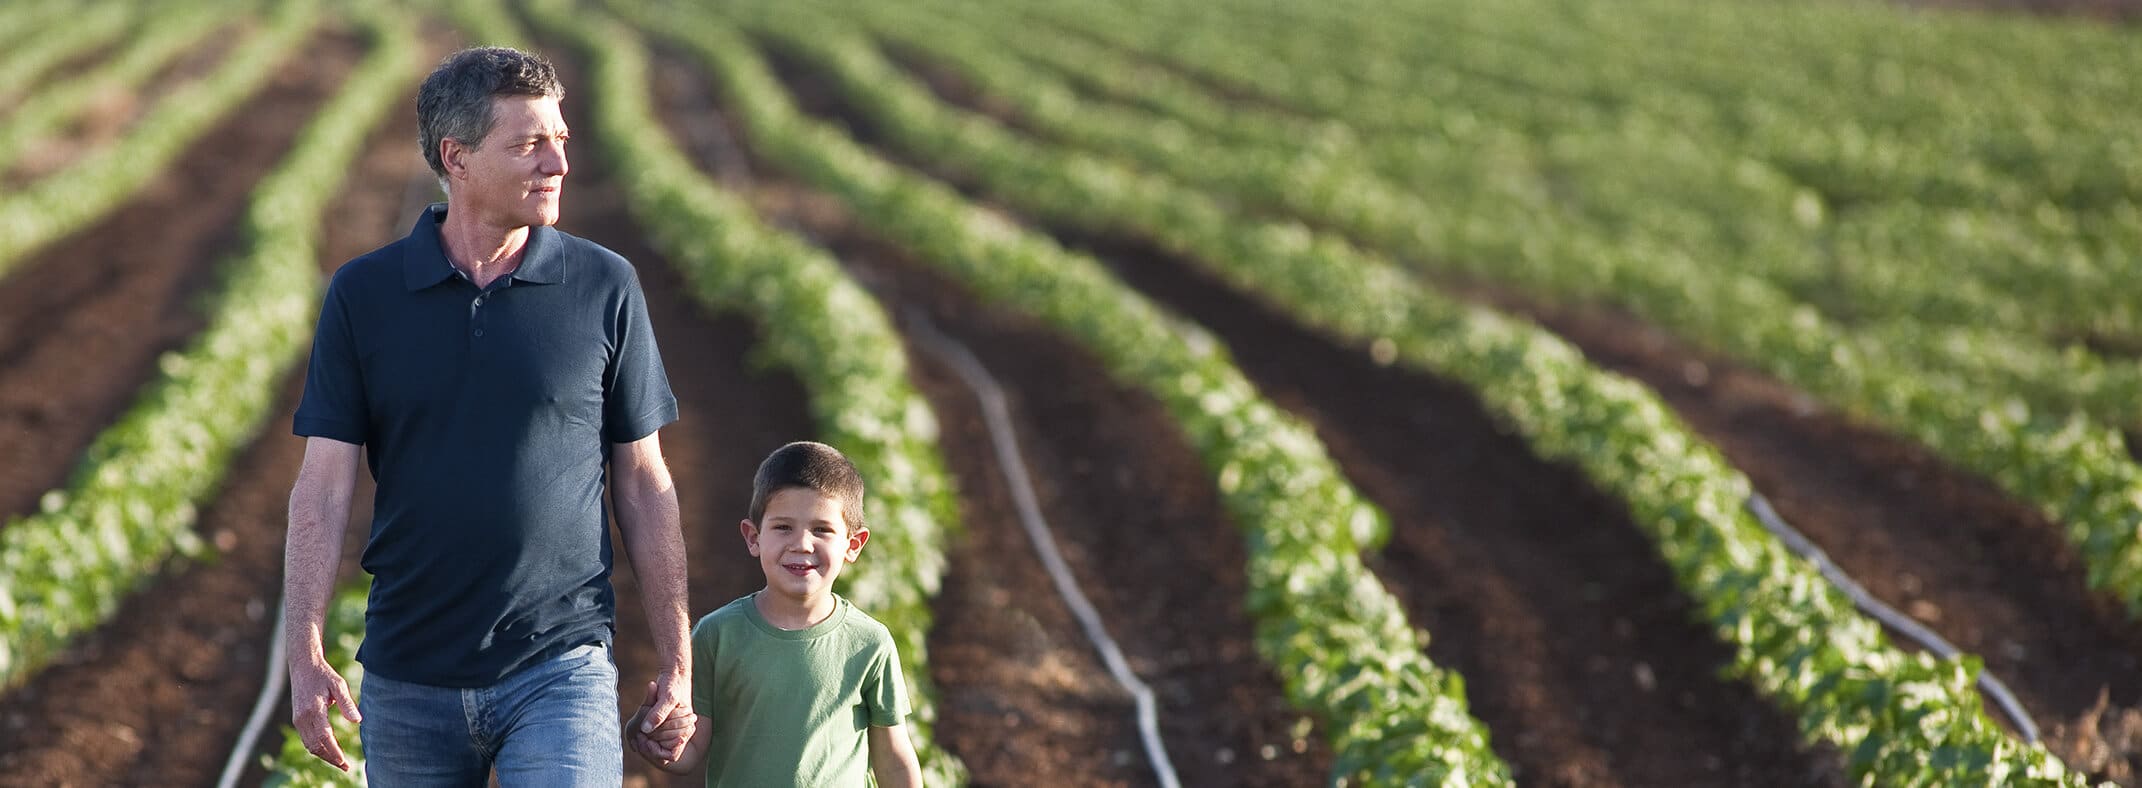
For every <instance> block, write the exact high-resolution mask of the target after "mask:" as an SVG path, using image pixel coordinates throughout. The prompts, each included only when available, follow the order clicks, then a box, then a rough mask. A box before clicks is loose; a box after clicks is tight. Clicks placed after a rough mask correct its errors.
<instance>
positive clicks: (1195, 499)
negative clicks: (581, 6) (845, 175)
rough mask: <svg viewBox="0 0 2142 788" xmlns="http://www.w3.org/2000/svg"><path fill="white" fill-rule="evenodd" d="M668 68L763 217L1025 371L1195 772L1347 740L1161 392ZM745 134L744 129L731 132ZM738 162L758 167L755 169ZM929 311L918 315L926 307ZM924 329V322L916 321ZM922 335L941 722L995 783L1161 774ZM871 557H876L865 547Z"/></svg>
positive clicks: (998, 366) (1256, 765)
mask: <svg viewBox="0 0 2142 788" xmlns="http://www.w3.org/2000/svg"><path fill="white" fill-rule="evenodd" d="M658 73H659V75H660V76H659V77H658V79H657V81H656V83H657V88H658V95H659V96H660V97H661V99H662V102H661V103H662V104H663V107H664V112H665V116H666V120H667V121H668V124H669V125H670V127H671V129H672V130H673V136H674V137H676V138H677V139H682V140H701V141H705V142H704V143H702V144H701V145H699V146H696V147H697V150H698V151H699V153H700V157H701V158H702V160H704V161H706V162H708V169H710V170H712V171H713V172H715V173H717V174H718V175H724V176H728V177H729V178H730V180H729V181H728V182H727V183H725V185H727V186H729V187H731V188H737V189H739V190H741V191H743V192H744V193H745V194H746V195H747V196H748V197H749V198H750V199H751V200H752V201H753V203H754V204H755V206H756V207H757V208H758V209H759V211H760V212H761V214H762V215H764V216H767V217H770V218H771V219H772V220H773V221H776V222H778V223H781V224H784V225H786V226H788V227H790V228H791V229H792V230H794V231H798V232H800V233H802V234H805V235H806V236H808V237H811V238H814V239H816V240H817V242H818V243H820V244H822V245H824V246H826V247H827V248H829V249H831V250H832V251H833V252H834V253H835V254H836V255H837V256H838V257H839V258H840V259H841V260H842V261H843V262H844V263H846V264H847V265H848V267H849V268H850V270H851V272H852V273H854V275H855V276H856V277H857V279H858V280H859V281H861V282H862V283H863V284H864V285H865V287H867V288H869V289H870V290H871V291H872V292H873V294H874V295H876V296H877V297H878V299H879V300H880V302H881V303H883V304H884V305H885V307H886V309H887V311H888V313H890V314H892V315H895V316H903V315H913V314H921V315H927V318H926V319H927V320H928V321H930V322H931V323H932V324H934V326H935V327H936V330H938V331H941V332H944V333H945V334H947V335H949V336H951V337H953V338H955V339H956V340H957V341H959V342H961V343H962V344H965V345H967V346H969V347H970V348H972V350H973V352H975V353H976V355H977V356H978V357H979V358H980V359H981V361H982V362H983V363H984V365H985V366H987V367H989V368H990V369H991V370H993V374H994V375H995V376H996V377H997V378H998V379H999V382H1000V385H1002V386H1003V387H1004V388H1005V389H1006V390H1007V396H1008V398H1009V399H1010V408H1011V410H1012V412H1013V420H1014V422H1015V424H1014V429H1015V430H1016V433H1017V435H1018V438H1019V441H1020V443H1021V447H1022V457H1023V459H1024V461H1025V462H1026V464H1027V465H1028V467H1029V469H1030V471H1031V473H1032V475H1033V477H1034V479H1035V484H1036V487H1037V490H1036V492H1037V497H1038V499H1039V501H1040V505H1041V509H1042V512H1043V516H1044V517H1045V519H1047V520H1048V521H1049V523H1050V526H1051V528H1052V530H1053V533H1054V534H1055V539H1056V541H1057V543H1058V544H1059V546H1060V548H1061V549H1062V551H1063V552H1064V554H1065V558H1066V561H1067V562H1068V563H1069V564H1070V565H1071V566H1072V569H1073V573H1074V575H1076V577H1077V579H1078V582H1079V585H1080V586H1081V588H1082V589H1083V590H1084V593H1085V594H1086V595H1087V596H1088V597H1089V598H1090V599H1091V600H1092V602H1093V604H1094V605H1095V607H1096V608H1097V609H1098V610H1099V612H1100V614H1101V616H1102V619H1103V621H1105V622H1106V626H1107V628H1108V629H1109V631H1110V633H1111V635H1112V637H1114V638H1115V639H1116V640H1117V641H1118V642H1119V644H1120V645H1121V646H1122V648H1123V649H1124V651H1125V653H1126V657H1127V659H1128V660H1129V662H1130V665H1131V668H1132V670H1133V672H1134V673H1136V674H1137V675H1138V676H1139V677H1140V678H1141V680H1143V681H1145V682H1146V683H1147V684H1149V685H1150V686H1151V687H1152V688H1153V690H1154V692H1155V694H1156V697H1157V700H1158V703H1159V706H1160V733H1161V736H1162V739H1163V740H1164V741H1165V743H1166V747H1167V749H1168V752H1169V755H1170V759H1171V761H1172V762H1173V765H1174V766H1175V768H1176V770H1177V772H1178V774H1179V776H1180V777H1181V778H1182V780H1183V782H1184V783H1185V784H1188V785H1298V784H1312V783H1315V782H1319V781H1321V780H1322V779H1323V775H1325V774H1326V773H1328V771H1329V769H1330V755H1329V753H1328V752H1327V751H1326V749H1325V747H1324V745H1323V744H1322V741H1321V739H1322V736H1321V735H1320V734H1318V733H1317V732H1316V731H1315V726H1314V724H1313V723H1312V722H1311V721H1309V720H1306V719H1303V718H1302V715H1300V714H1299V713H1296V712H1292V711H1290V710H1289V708H1288V706H1287V704H1286V703H1285V700H1284V696H1283V694H1282V692H1281V690H1280V688H1279V684H1278V681H1277V677H1276V676H1274V675H1273V674H1272V672H1271V670H1270V669H1269V668H1267V667H1265V666H1264V664H1263V663H1262V662H1261V661H1259V659H1258V658H1257V656H1256V653H1255V647H1254V641H1253V636H1254V628H1253V624H1252V623H1251V622H1250V620H1249V619H1248V617H1247V615H1246V613H1245V611H1244V610H1243V608H1242V602H1243V600H1244V599H1245V598H1246V593H1247V591H1246V588H1245V586H1244V582H1245V580H1244V572H1243V567H1244V564H1245V560H1246V559H1245V557H1244V552H1243V550H1244V548H1243V544H1242V537H1241V534H1240V532H1239V531H1238V530H1237V529H1236V528H1235V527H1234V526H1233V525H1232V523H1231V522H1230V521H1229V519H1228V518H1227V517H1226V515H1225V513H1224V512H1223V510H1222V508H1221V505H1220V503H1219V500H1218V498H1217V495H1216V493H1215V491H1214V490H1213V487H1212V481H1211V477H1210V474H1208V473H1206V472H1205V470H1204V468H1203V465H1202V463H1201V462H1200V461H1199V459H1198V458H1197V456H1196V455H1195V453H1193V452H1192V451H1191V450H1190V449H1189V447H1188V446H1187V445H1186V444H1185V443H1184V439H1183V437H1182V436H1181V434H1180V431H1179V429H1178V428H1176V427H1175V426H1173V422H1172V420H1171V419H1170V418H1169V417H1168V416H1167V414H1166V412H1165V410H1164V409H1162V407H1161V406H1160V405H1159V404H1158V403H1157V402H1155V401H1153V400H1152V399H1151V398H1150V397H1149V396H1147V395H1144V394H1143V393H1141V392H1137V391H1132V390H1128V389H1125V388H1123V387H1121V386H1118V385H1115V384H1113V383H1111V382H1110V381H1109V379H1108V377H1107V373H1106V371H1105V369H1104V368H1103V367H1101V366H1100V364H1099V363H1098V362H1097V361H1096V360H1094V359H1092V358H1091V357H1090V356H1089V355H1088V354H1086V353H1085V352H1084V351H1082V350H1080V349H1078V348H1077V347H1075V346H1074V345H1072V344H1071V343H1069V342H1067V341H1066V340H1064V339H1062V338H1060V337H1057V336H1055V335H1054V334H1052V333H1051V332H1049V331H1048V330H1047V329H1045V328H1043V327H1041V326H1039V325H1037V324H1036V323H1034V322H1033V321H1032V320H1030V319H1027V318H1024V317H1020V316H1017V315H1013V314H1010V313H1007V312H1005V311H1003V310H997V309H992V308H989V307H986V306H984V305H982V304H981V303H980V302H979V301H977V300H976V299H974V298H973V297H972V296H971V295H970V294H968V293H966V292H965V290H964V288H963V287H961V286H960V285H958V284H957V283H956V282H954V281H951V280H949V279H947V278H945V277H943V276H941V275H939V274H937V273H935V272H934V271H933V270H931V269H929V268H927V267H926V266H924V265H923V264H921V263H920V262H919V261H916V260H915V259H914V258H913V257H912V256H911V255H909V254H907V253H906V252H904V251H903V250H901V249H899V248H897V247H895V246H893V245H891V244H888V243H886V242H884V241H883V240H882V239H879V238H877V237H875V236H873V235H871V234H870V233H868V232H867V231H866V230H865V229H864V228H862V227H860V226H859V225H858V224H857V223H856V222H855V220H854V219H853V217H850V216H848V215H847V214H846V213H845V211H844V210H843V209H842V207H841V206H840V205H839V204H838V203H837V202H836V201H833V200H831V199H828V198H827V197H825V196H824V195H822V194H816V193H813V192H811V191H809V190H807V189H803V188H800V187H799V186H798V185H797V184H796V183H794V182H792V181H790V180H788V179H786V178H785V177H783V176H782V175H781V174H780V173H778V172H777V171H776V170H775V168H772V167H769V166H767V165H766V164H765V163H764V162H760V161H757V160H755V159H748V154H746V158H747V159H748V161H749V164H748V166H747V167H738V166H737V165H736V164H735V161H736V159H737V152H738V151H741V150H743V147H741V146H739V145H737V143H738V142H740V141H741V140H742V139H743V137H744V135H742V134H741V133H740V132H739V131H738V130H737V129H735V128H733V127H731V126H729V125H728V124H727V123H726V122H725V121H724V119H723V117H722V115H721V114H720V112H719V110H718V109H717V108H715V107H713V106H711V105H709V104H707V103H706V102H707V99H706V97H708V96H710V95H712V94H713V92H714V91H713V89H712V87H711V85H709V84H708V83H707V81H706V80H704V79H703V78H702V77H701V76H700V75H699V74H697V73H696V72H695V70H694V69H692V68H691V67H690V66H687V65H685V64H683V63H682V62H680V61H679V60H678V59H676V58H665V59H664V60H663V62H662V64H661V67H660V69H659V72H658ZM724 142H726V144H724ZM739 172H751V173H756V174H757V177H754V178H752V179H751V180H749V181H748V182H740V181H739V180H738V179H736V178H735V177H734V176H735V175H736V174H737V173H739ZM910 319H912V318H910ZM909 328H910V329H911V328H912V326H909ZM908 333H909V334H910V337H911V339H910V344H909V353H908V355H909V357H910V358H911V359H914V360H915V363H916V368H915V374H914V378H915V382H916V384H917V386H918V388H920V389H921V390H922V392H923V393H924V395H925V396H926V397H927V398H928V399H929V400H930V401H931V403H932V405H933V408H934V410H935V411H936V412H937V414H938V417H939V420H940V423H941V427H942V429H943V435H942V436H941V441H942V445H943V447H944V452H945V455H946V457H947V461H948V463H949V464H950V465H951V467H952V470H953V472H954V474H955V477H956V479H957V481H958V483H959V486H960V489H961V496H960V497H961V501H962V515H963V522H964V523H965V525H966V534H965V535H964V536H963V537H962V538H960V539H958V540H957V541H956V542H955V543H954V545H953V546H952V549H951V551H950V553H951V554H950V561H949V565H950V572H949V575H948V577H947V578H946V585H945V589H944V591H943V593H942V595H941V596H940V598H939V601H938V606H937V613H938V619H937V620H938V624H937V627H936V629H935V630H934V631H933V632H932V634H931V638H930V644H929V647H930V655H931V660H930V662H931V676H932V679H933V680H934V681H935V682H936V684H937V686H938V687H939V690H940V693H941V695H942V708H941V710H940V713H941V718H940V723H939V726H938V729H937V730H938V736H939V740H940V742H941V743H942V744H944V745H945V746H946V748H947V749H949V750H950V751H952V752H954V753H955V754H957V755H959V756H960V757H961V758H962V759H963V760H964V761H965V763H966V764H967V766H968V768H969V769H970V770H971V771H972V774H973V777H974V780H975V783H976V784H978V785H1027V784H1051V785H1146V784H1152V783H1153V781H1154V778H1153V777H1152V775H1151V771H1150V767H1149V766H1147V764H1146V761H1145V756H1144V755H1143V751H1142V749H1141V747H1140V745H1139V743H1138V740H1137V737H1136V731H1135V729H1134V727H1133V724H1132V720H1133V707H1132V703H1131V701H1130V698H1129V697H1128V695H1127V693H1126V692H1125V691H1123V690H1122V689H1120V688H1118V687H1117V686H1116V685H1115V684H1114V682H1113V681H1112V680H1111V679H1110V678H1109V677H1108V676H1107V674H1106V673H1105V670H1104V669H1103V668H1102V667H1101V665H1100V664H1099V662H1098V660H1097V658H1096V657H1095V656H1094V653H1095V652H1094V650H1093V647H1092V646H1091V644H1090V643H1089V642H1088V641H1087V640H1086V638H1085V637H1084V636H1083V635H1082V634H1081V632H1080V631H1079V629H1078V628H1077V626H1076V624H1075V620H1074V619H1073V618H1072V617H1071V614H1070V612H1069V610H1068V609H1067V608H1066V606H1065V604H1064V603H1063V602H1062V601H1061V600H1060V599H1059V597H1058V595H1057V592H1056V591H1055V590H1054V589H1053V588H1052V586H1051V584H1050V582H1049V580H1048V578H1047V576H1046V574H1045V572H1044V571H1043V570H1042V568H1041V566H1040V564H1039V561H1038V559H1036V558H1035V557H1034V554H1033V548H1032V547H1031V545H1030V544H1029V543H1028V542H1027V539H1026V537H1025V536H1024V535H1023V534H1022V533H1021V531H1020V529H1019V526H1018V524H1017V521H1016V519H1015V515H1014V509H1013V507H1012V505H1011V503H1010V500H1011V498H1010V496H1011V493H1010V491H1009V489H1008V488H1007V487H1006V482H1005V480H1004V478H1003V476H1002V473H1001V471H1000V470H999V469H998V465H997V463H996V461H995V459H994V455H993V450H992V449H991V446H990V442H989V435H988V433H987V432H986V431H985V429H984V426H983V424H982V422H981V418H980V415H979V408H978V406H977V405H976V403H975V402H974V401H973V395H972V394H971V393H970V392H969V390H968V389H967V388H966V387H965V385H964V384H962V383H959V382H958V381H957V378H956V377H954V376H953V374H952V373H951V372H950V371H949V370H948V369H947V368H945V367H944V366H943V365H942V363H941V362H939V361H938V360H937V359H936V357H935V356H933V355H932V353H931V352H930V351H929V350H927V349H925V348H924V347H922V346H920V345H917V344H915V343H914V342H913V340H912V331H909V332H908ZM866 560H867V557H866Z"/></svg>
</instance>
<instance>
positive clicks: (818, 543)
mask: <svg viewBox="0 0 2142 788" xmlns="http://www.w3.org/2000/svg"><path fill="white" fill-rule="evenodd" d="M742 529H743V533H744V544H745V545H746V546H747V547H749V548H751V555H752V556H754V557H756V558H758V559H759V569H760V570H761V571H763V572H765V573H766V587H767V588H768V589H770V590H772V591H774V592H776V593H779V594H781V595H783V596H786V597H789V598H791V599H793V600H796V601H815V600H817V599H819V598H822V597H823V596H825V595H828V594H831V593H832V592H833V579H834V578H836V577H839V576H840V570H841V567H843V566H846V565H847V564H849V563H852V562H854V561H855V559H856V558H857V557H859V556H861V555H862V553H863V543H864V542H867V541H870V529H868V528H860V529H853V530H851V529H849V528H848V521H847V518H845V517H843V516H841V504H840V501H839V500H838V499H835V498H830V497H827V496H825V495H821V494H819V492H818V491H817V490H811V489H806V488H801V487H790V488H786V489H782V490H779V491H776V492H775V493H774V494H773V495H772V496H771V497H769V498H768V499H767V501H766V511H765V513H764V514H763V515H762V516H761V517H760V522H758V523H757V524H756V525H754V524H753V523H752V522H751V521H750V520H745V521H743V523H742Z"/></svg>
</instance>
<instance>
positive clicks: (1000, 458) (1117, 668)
mask: <svg viewBox="0 0 2142 788" xmlns="http://www.w3.org/2000/svg"><path fill="white" fill-rule="evenodd" d="M908 318H909V328H910V329H911V330H910V331H909V335H910V336H912V337H914V338H915V341H916V343H917V344H919V345H921V346H922V347H923V349H925V350H927V351H929V352H930V354H931V355H934V356H936V357H937V358H938V359H939V360H941V361H944V362H945V363H946V364H949V365H950V366H951V367H952V369H953V371H954V372H956V373H958V374H959V377H960V380H961V381H962V382H964V383H966V384H967V388H968V389H970V390H972V391H973V392H974V396H975V399H977V400H979V401H980V402H981V404H982V420H983V422H984V423H985V424H986V425H987V426H988V428H989V439H990V444H991V446H992V447H993V448H994V449H995V450H996V456H997V466H998V468H1000V469H1001V470H1003V472H1004V479H1005V482H1006V484H1007V485H1008V486H1009V487H1010V488H1011V496H1012V502H1013V504H1014V505H1015V506H1016V508H1017V509H1018V510H1019V524H1020V525H1021V526H1022V527H1024V528H1025V530H1026V536H1027V540H1028V541H1029V542H1031V543H1032V544H1033V545H1034V553H1035V554H1036V555H1038V556H1040V557H1041V564H1042V566H1043V567H1046V568H1047V569H1048V571H1049V580H1050V581H1052V582H1054V583H1055V585H1056V593H1057V594H1059V595H1061V596H1062V597H1063V598H1064V603H1065V604H1066V605H1068V606H1070V608H1071V614H1072V615H1073V616H1074V617H1076V618H1077V619H1078V625H1079V628H1080V629H1083V630H1085V631H1086V638H1087V639H1088V640H1091V641H1093V647H1094V649H1095V650H1096V651H1099V652H1100V654H1101V661H1102V662H1103V663H1105V664H1107V666H1108V672H1109V674H1110V675H1112V676H1114V677H1115V679H1116V681H1117V682H1118V683H1120V684H1122V685H1123V687H1124V689H1127V690H1129V691H1130V693H1131V696H1132V697H1133V698H1135V699H1136V700H1137V703H1138V738H1139V739H1140V740H1141V741H1142V742H1143V743H1144V745H1145V755H1146V758H1147V760H1150V761H1152V764H1153V772H1154V773H1155V774H1156V775H1157V776H1158V777H1159V778H1160V784H1161V785H1162V786H1165V787H1166V788H1180V786H1181V785H1182V783H1181V782H1180V781H1179V780H1177V779H1176V776H1175V765H1174V764H1173V763H1172V762H1170V761H1169V760H1168V750H1167V747H1166V746H1165V745H1163V744H1162V743H1161V741H1160V722H1159V713H1158V711H1157V706H1158V704H1157V703H1156V702H1155V701H1154V699H1153V690H1152V689H1151V688H1149V687H1147V686H1146V685H1145V682H1142V681H1139V680H1138V677H1137V676H1136V675H1135V674H1133V673H1132V672H1131V669H1130V663H1129V661H1127V660H1125V659H1124V658H1123V650H1122V649H1121V648H1118V647H1117V646H1116V641H1115V640H1114V639H1112V638H1110V637H1109V636H1108V630H1107V628H1106V627H1105V626H1103V625H1102V623H1101V614H1100V612H1099V611H1097V610H1095V609H1094V607H1093V603H1092V602H1090V601H1088V600H1087V599H1086V594H1085V593H1084V592H1082V591H1080V590H1079V587H1078V581H1077V580H1075V579H1073V578H1072V577H1071V568H1070V566H1069V565H1068V564H1066V563H1064V559H1063V555H1062V554H1061V553H1059V552H1057V549H1056V539H1055V537H1054V536H1053V535H1051V533H1050V531H1049V525H1048V522H1047V521H1046V520H1044V519H1043V518H1042V516H1041V504H1040V502H1039V500H1038V498H1037V497H1036V496H1035V495H1034V484H1033V480H1032V478H1031V477H1030V476H1029V475H1028V474H1027V470H1026V462H1025V460H1023V459H1021V458H1020V455H1019V444H1018V441H1017V439H1016V438H1015V437H1014V436H1013V431H1012V423H1011V409H1010V408H1009V407H1007V406H1006V405H1005V399H1004V390H1003V388H1001V387H999V386H998V385H997V382H996V379H995V378H993V377H991V376H990V374H989V370H988V369H986V368H984V367H983V366H982V363H981V361H979V360H977V359H976V358H975V357H974V354H973V353H972V352H969V351H968V350H967V348H966V347H965V346H963V345H961V344H960V343H959V342H958V341H957V340H954V339H952V338H951V337H948V336H945V335H944V334H942V333H939V332H938V331H937V329H936V328H935V327H934V326H932V325H930V321H929V319H928V318H926V317H923V316H922V315H921V313H919V312H914V311H910V312H908Z"/></svg>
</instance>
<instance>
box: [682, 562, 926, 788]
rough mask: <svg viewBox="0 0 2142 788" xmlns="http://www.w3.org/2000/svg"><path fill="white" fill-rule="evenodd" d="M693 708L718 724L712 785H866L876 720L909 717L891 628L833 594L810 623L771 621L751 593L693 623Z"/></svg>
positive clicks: (710, 751)
mask: <svg viewBox="0 0 2142 788" xmlns="http://www.w3.org/2000/svg"><path fill="white" fill-rule="evenodd" d="M692 710H693V711H694V712H695V713H697V714H698V715H699V724H701V725H711V726H712V730H711V731H710V735H711V738H710V739H709V740H708V745H707V785H709V786H750V788H759V786H778V785H797V786H806V785H807V786H863V785H868V784H869V781H870V776H869V775H870V726H873V725H876V726H881V727H888V726H893V725H899V724H901V722H902V721H903V720H905V719H906V718H907V715H908V712H909V711H910V709H909V707H908V700H907V684H906V682H904V681H903V680H902V679H901V676H900V660H899V657H898V652H897V651H896V650H895V648H894V646H893V639H892V632H891V631H890V630H887V629H886V628H885V625H884V624H880V623H878V621H877V619H874V618H871V617H870V615H869V614H867V613H864V612H863V611H861V610H858V609H856V608H855V606H854V605H850V604H848V600H846V599H842V598H840V597H839V596H835V597H834V610H833V615H831V616H828V617H826V620H824V621H821V622H819V623H818V624H816V625H814V626H812V627H810V628H809V629H799V630H794V631H790V630H784V629H780V628H778V627H775V626H774V625H772V624H769V623H767V621H766V618H765V617H764V616H762V615H760V614H759V608H758V605H757V604H756V603H755V602H754V601H753V599H752V597H751V596H745V597H743V598H740V599H738V600H736V601H734V602H730V603H729V604H727V605H723V606H722V608H721V609H720V610H716V611H714V612H712V613H708V614H707V615H706V616H705V617H704V618H701V619H699V623H698V625H696V626H694V627H692Z"/></svg>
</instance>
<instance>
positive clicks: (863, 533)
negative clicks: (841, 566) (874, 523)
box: [848, 528, 870, 564]
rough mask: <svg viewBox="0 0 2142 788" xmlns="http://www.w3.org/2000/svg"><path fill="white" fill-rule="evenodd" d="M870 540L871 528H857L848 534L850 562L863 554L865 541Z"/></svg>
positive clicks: (853, 561)
mask: <svg viewBox="0 0 2142 788" xmlns="http://www.w3.org/2000/svg"><path fill="white" fill-rule="evenodd" d="M868 541H870V529H868V528H857V529H855V530H854V531H852V532H850V533H849V534H848V563H851V564H852V563H855V559H857V558H861V557H862V556H863V543H864V542H868Z"/></svg>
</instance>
